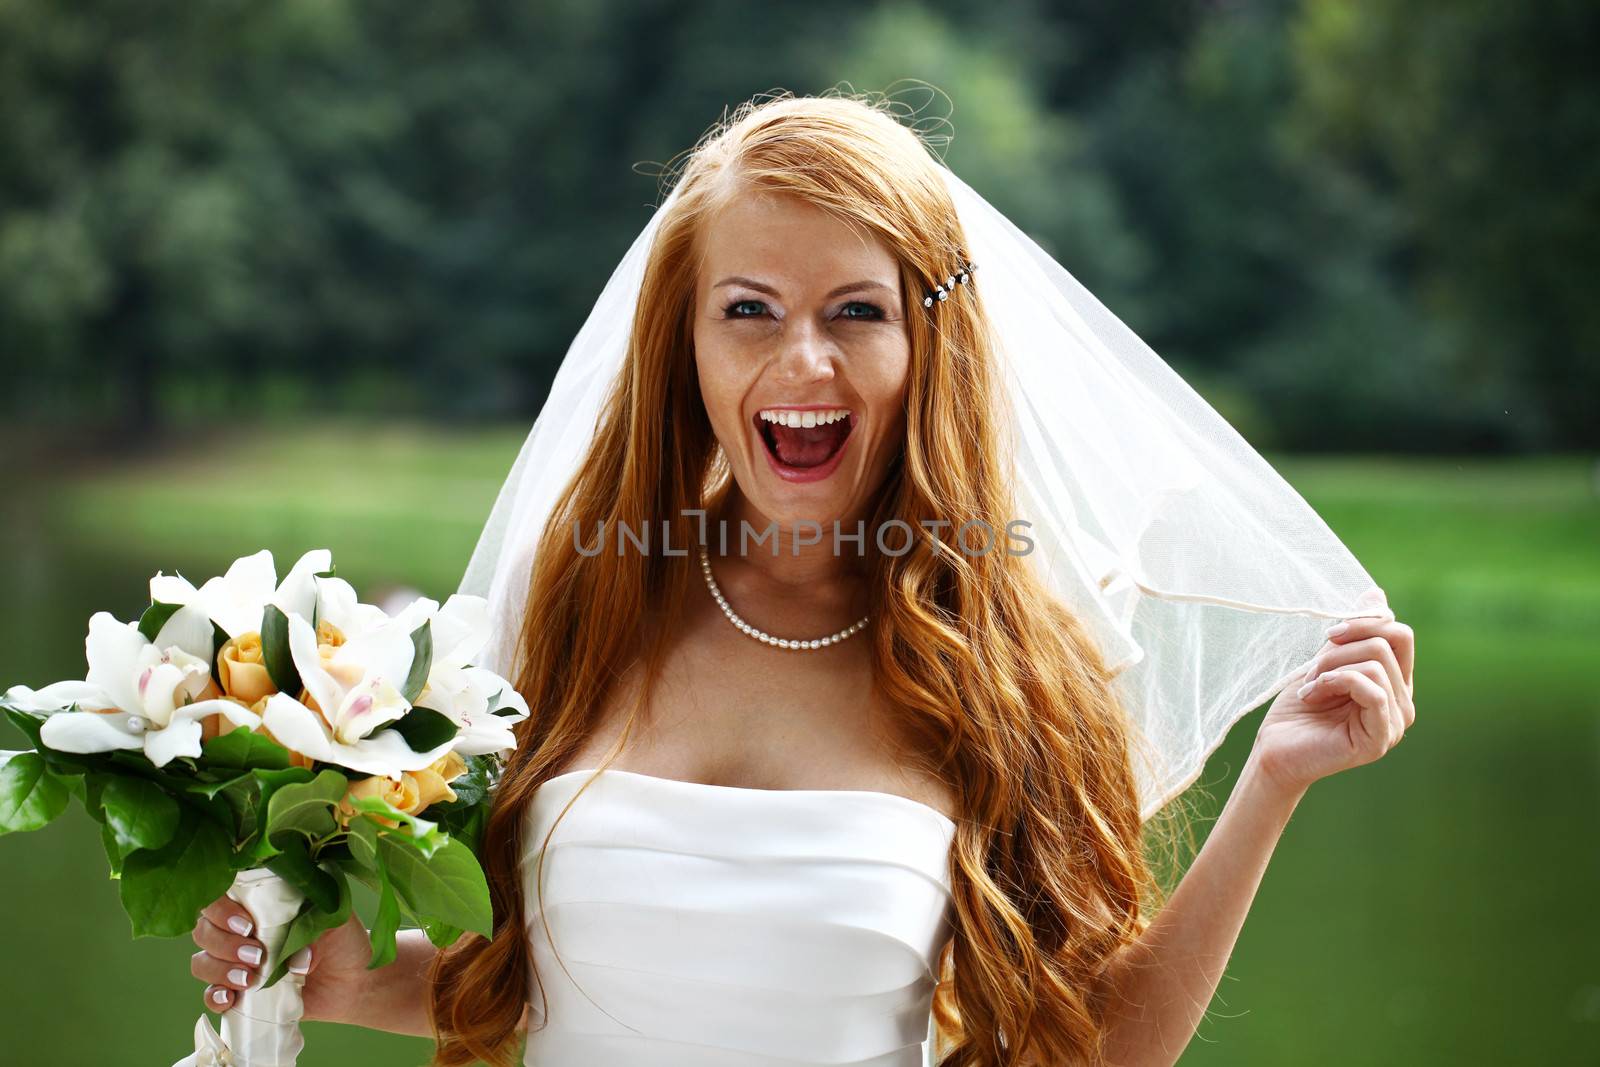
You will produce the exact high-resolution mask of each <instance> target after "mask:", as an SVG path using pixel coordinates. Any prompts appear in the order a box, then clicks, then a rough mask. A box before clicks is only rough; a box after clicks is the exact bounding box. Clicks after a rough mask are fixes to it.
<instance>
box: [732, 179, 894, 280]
mask: <svg viewBox="0 0 1600 1067" xmlns="http://www.w3.org/2000/svg"><path fill="white" fill-rule="evenodd" d="M701 241H702V243H703V244H702V247H703V252H704V257H705V258H704V261H703V264H702V276H701V280H702V282H703V283H704V282H707V281H715V280H716V279H718V278H721V277H722V276H723V275H725V274H742V275H747V276H749V277H752V278H757V279H760V278H767V279H770V280H777V281H784V280H787V281H789V282H791V283H794V284H805V283H806V282H808V281H811V280H815V281H817V282H819V283H820V282H823V281H830V282H838V281H857V280H861V279H872V280H874V281H879V282H882V283H883V284H884V285H888V286H895V287H897V282H898V279H899V271H898V270H897V269H896V264H895V258H894V255H893V253H892V252H890V251H889V246H888V245H887V244H885V243H884V242H883V240H882V239H881V238H879V237H878V236H877V235H876V234H873V233H870V232H867V231H865V230H859V229H856V228H854V227H852V226H850V225H848V224H847V223H845V222H844V221H842V220H841V219H838V218H836V217H835V216H833V215H831V214H829V213H828V212H827V211H824V210H823V209H822V208H819V207H817V206H816V205H814V204H810V203H807V202H806V201H804V200H801V199H799V198H798V197H794V196H790V195H787V194H782V193H773V192H768V191H764V190H749V191H744V192H740V193H738V194H736V195H735V196H734V198H733V199H732V200H731V201H730V202H729V203H728V204H726V205H725V206H724V207H723V208H722V210H720V211H718V212H717V213H715V214H714V215H712V216H711V217H710V218H709V219H707V221H706V225H705V229H704V230H703V231H702V233H701ZM842 274H849V275H850V277H849V278H841V277H838V276H839V275H842Z"/></svg>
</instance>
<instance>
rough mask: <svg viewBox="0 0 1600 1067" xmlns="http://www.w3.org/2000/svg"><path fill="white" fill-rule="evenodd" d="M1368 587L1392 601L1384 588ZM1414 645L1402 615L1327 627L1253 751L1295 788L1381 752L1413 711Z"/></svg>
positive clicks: (1285, 784) (1276, 777)
mask: <svg viewBox="0 0 1600 1067" xmlns="http://www.w3.org/2000/svg"><path fill="white" fill-rule="evenodd" d="M1368 595H1369V596H1371V597H1373V598H1374V599H1376V600H1377V602H1378V603H1387V600H1386V599H1385V597H1384V593H1383V590H1381V589H1374V591H1373V592H1372V593H1371V594H1368ZM1334 629H1337V627H1334ZM1416 648H1417V645H1416V636H1415V634H1414V633H1413V632H1412V630H1411V627H1409V626H1407V625H1406V624H1405V623H1403V622H1401V621H1399V620H1398V619H1351V620H1349V621H1348V623H1346V624H1345V629H1344V630H1343V631H1341V632H1339V633H1336V634H1335V633H1330V635H1329V638H1328V641H1327V643H1326V644H1324V645H1323V647H1322V648H1321V650H1320V651H1318V653H1317V655H1316V657H1315V658H1314V659H1313V660H1312V661H1311V669H1310V670H1309V671H1308V672H1307V673H1306V675H1305V677H1304V679H1303V680H1302V681H1297V682H1292V683H1290V684H1289V685H1288V686H1286V687H1285V688H1284V690H1283V692H1281V693H1279V694H1278V698H1277V699H1276V700H1274V701H1273V702H1272V707H1271V708H1269V709H1268V710H1267V715H1266V718H1265V719H1263V720H1262V723H1261V730H1260V732H1258V733H1257V734H1256V743H1255V750H1254V751H1253V752H1252V753H1251V755H1250V758H1251V759H1252V760H1256V761H1258V765H1259V767H1260V769H1261V770H1262V771H1263V772H1264V773H1265V774H1266V775H1267V776H1268V777H1269V778H1271V779H1272V780H1273V781H1275V782H1277V783H1278V784H1280V785H1281V786H1283V787H1284V788H1286V789H1288V790H1291V791H1294V792H1302V791H1304V790H1305V789H1307V788H1309V787H1310V785H1311V783H1312V782H1315V781H1316V780H1317V779H1319V778H1325V777H1327V776H1328V775H1330V774H1335V773H1337V772H1339V771H1342V770H1346V769H1348V768H1350V767H1359V766H1360V765H1361V764H1363V763H1371V762H1372V761H1373V760H1376V759H1378V758H1379V757H1380V756H1382V755H1384V754H1385V753H1386V752H1388V751H1389V750H1390V749H1391V748H1393V747H1394V746H1395V745H1397V744H1399V743H1400V739H1401V738H1402V737H1403V736H1404V735H1405V732H1406V730H1407V729H1408V728H1409V727H1410V726H1411V724H1412V722H1413V721H1415V719H1416V715H1417V709H1416V705H1415V704H1414V703H1413V700H1412V695H1413V687H1412V682H1411V674H1412V667H1413V664H1414V663H1415V661H1416Z"/></svg>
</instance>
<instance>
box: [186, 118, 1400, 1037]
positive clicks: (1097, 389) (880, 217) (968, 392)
mask: <svg viewBox="0 0 1600 1067" xmlns="http://www.w3.org/2000/svg"><path fill="white" fill-rule="evenodd" d="M1030 256H1033V257H1035V260H1034V261H1030V260H1029V257H1030ZM1073 286H1075V283H1071V281H1070V277H1069V276H1067V275H1065V272H1062V271H1061V270H1060V268H1059V266H1057V265H1055V264H1054V262H1053V261H1050V260H1049V259H1048V257H1047V256H1045V255H1044V254H1043V253H1042V252H1040V251H1038V250H1037V247H1036V246H1033V245H1032V244H1031V242H1027V241H1026V239H1025V238H1023V237H1022V236H1021V235H1020V232H1016V231H1014V230H1013V229H1012V228H1009V224H1007V223H1005V222H1004V220H1003V218H1001V217H1000V216H998V214H997V213H993V212H992V209H989V208H987V205H986V204H985V203H984V202H983V201H982V199H981V198H979V197H977V196H976V194H972V193H971V192H970V190H967V189H966V187H965V186H964V185H962V184H961V183H960V182H959V180H957V179H955V178H954V177H953V175H950V174H949V172H948V171H947V170H946V169H945V168H944V167H943V165H942V164H941V163H940V162H939V161H938V160H937V159H936V158H935V157H934V156H933V155H931V154H930V152H929V151H928V149H927V147H926V146H925V145H924V144H923V142H922V141H921V140H920V139H919V138H918V137H917V135H916V134H915V133H913V132H912V130H911V129H909V128H908V127H907V126H906V125H904V124H902V123H901V122H900V121H898V120H897V119H896V118H895V116H894V115H893V114H892V113H891V111H890V110H889V109H887V108H885V107H883V106H880V105H879V104H878V103H875V102H872V101H868V100H864V99H861V98H859V97H847V96H842V95H830V96H823V97H793V96H790V95H788V94H779V95H777V96H776V97H774V98H771V99H767V100H763V101H752V102H750V103H747V104H745V105H744V106H742V107H741V108H740V109H739V110H738V111H737V112H736V113H735V114H734V115H732V116H731V117H730V118H729V119H728V120H727V121H725V122H724V123H723V124H722V125H721V127H720V128H719V129H718V130H717V131H715V134H714V136H710V137H708V138H706V139H705V140H703V141H702V142H701V143H700V144H699V145H697V146H696V148H695V150H694V151H693V152H692V153H691V154H690V156H689V158H688V162H687V165H686V167H685V169H684V171H683V173H682V175H681V177H680V179H679V180H678V181H677V183H676V185H675V187H674V189H673V190H672V193H671V196H670V197H669V198H668V199H667V200H666V202H665V203H664V204H663V205H662V206H661V207H660V208H659V209H658V211H657V212H656V215H655V217H654V218H653V220H652V222H651V223H650V225H649V226H648V227H647V228H646V231H645V233H644V234H643V235H641V237H640V239H639V241H638V242H637V243H636V245H635V247H634V250H633V251H632V252H630V254H629V259H627V260H625V261H624V264H623V266H622V267H621V268H619V270H618V272H617V274H616V276H614V277H613V279H612V280H611V284H610V285H609V286H608V288H607V290H606V293H605V294H603V295H602V299H601V304H600V305H598V306H597V308H596V312H595V315H594V316H592V317H591V319H590V321H589V323H588V324H587V325H586V326H585V327H584V331H583V333H580V335H579V337H578V339H577V341H576V342H575V343H574V347H573V350H572V351H571V352H570V353H569V354H568V357H567V360H566V362H565V363H564V364H563V366H562V371H561V376H560V377H558V379H557V381H556V384H555V386H554V388H553V391H552V395H551V398H550V400H549V401H548V402H547V404H546V407H545V409H544V411H543V412H542V413H541V415H540V419H539V421H538V423H536V424H535V427H534V430H533V433H532V434H531V435H530V437H529V441H528V444H527V446H526V447H525V448H524V450H523V454H522V456H521V457H520V458H519V459H518V461H517V465H516V466H515V467H514V468H513V471H512V474H511V477H510V478H509V479H508V481H507V486H506V489H505V490H504V491H503V492H502V496H501V499H500V501H499V502H498V503H497V504H496V507H495V511H494V513H493V514H492V515H491V518H490V522H489V525H488V527H487V528H486V530H485V533H484V537H483V539H482V540H481V541H480V544H479V546H478V551H477V552H476V553H475V554H474V557H473V561H472V564H471V566H470V567H469V570H468V576H467V579H466V581H464V583H463V590H464V591H469V592H486V593H487V595H488V598H489V601H490V605H491V609H492V610H494V611H496V612H497V613H498V616H499V625H500V628H499V631H498V633H499V639H500V642H501V643H500V647H499V651H498V653H497V655H498V656H499V659H500V662H499V663H491V664H487V665H489V666H492V667H495V668H496V669H500V668H502V667H504V668H507V669H504V670H502V673H504V674H506V676H507V677H509V678H511V679H513V680H514V681H515V682H516V685H517V688H518V690H519V691H520V692H521V693H522V695H523V696H524V697H526V699H527V701H528V704H529V706H530V707H531V708H532V709H533V715H532V717H531V718H530V719H529V720H527V721H526V722H525V723H523V724H521V725H520V726H519V731H520V733H519V747H518V749H517V750H516V752H515V753H514V754H513V755H512V756H511V757H510V758H509V759H508V761H507V764H506V766H505V770H504V774H503V776H502V778H501V780H500V783H499V785H498V788H497V792H496V802H495V808H494V813H493V816H492V819H491V822H490V824H489V826H488V828H487V830H486V832H485V836H484V844H483V854H482V862H483V865H484V869H485V872H486V873H487V875H488V878H489V884H490V888H491V893H492V897H493V901H494V907H495V915H496V919H497V922H496V930H495V934H494V936H493V938H492V939H484V938H482V937H479V936H477V935H473V934H467V935H465V936H463V937H462V938H461V939H460V940H458V941H457V942H456V943H455V944H454V945H452V946H451V947H450V948H448V949H446V950H443V951H440V950H438V949H435V948H434V947H433V946H432V945H431V944H430V943H429V941H428V940H427V938H426V937H425V936H424V935H423V934H422V933H421V932H420V931H407V932H405V933H403V934H402V935H401V939H400V948H399V956H398V959H397V960H396V961H395V962H394V963H393V964H392V965H390V966H388V967H384V968H381V969H379V970H376V971H368V970H366V964H367V961H368V954H369V948H368V940H367V936H366V931H365V928H364V927H363V925H362V924H361V922H360V920H359V918H357V917H354V916H353V917H352V918H351V920H350V922H349V923H348V924H346V925H345V926H344V927H342V928H340V929H338V930H335V931H332V932H330V933H328V934H326V935H325V936H324V937H323V938H322V939H321V940H319V941H317V942H316V943H315V944H314V945H313V946H312V947H310V948H308V949H306V950H304V951H303V952H302V953H301V956H300V957H299V958H298V959H297V960H295V961H294V966H295V968H296V969H297V970H298V971H299V972H300V973H305V974H306V975H307V977H306V984H305V989H304V997H305V1007H306V1017H307V1018H311V1019H321V1020H330V1021H338V1022H344V1023H349V1024H352V1025H359V1026H365V1027H370V1028H374V1029H381V1030H388V1031H393V1032H398V1033H406V1034H415V1035H421V1036H429V1037H434V1038H435V1039H436V1041H437V1043H438V1048H437V1053H436V1059H435V1063H436V1064H439V1065H452V1067H453V1065H466V1064H469V1063H472V1062H474V1061H475V1060H477V1059H482V1060H485V1061H487V1062H489V1063H493V1064H502V1065H503V1064H508V1063H510V1062H512V1061H513V1059H514V1058H515V1057H516V1056H517V1054H518V1049H519V1047H520V1045H521V1043H522V1041H523V1040H524V1039H525V1040H526V1052H525V1053H524V1056H525V1059H524V1062H525V1063H527V1064H529V1065H536V1067H588V1065H591V1064H610V1065H624V1067H627V1065H644V1064H651V1065H689V1064H694V1065H707V1067H724V1065H740V1067H754V1065H756V1064H763V1065H767V1064H777V1063H783V1064H793V1065H800V1064H844V1063H849V1064H855V1065H868V1064H870V1065H874V1067H915V1065H919V1064H923V1063H925V1062H926V1063H933V1062H942V1063H945V1064H960V1065H969V1064H971V1065H979V1064H982V1065H1001V1064H1006V1065H1023V1064H1040V1065H1056V1064H1067V1063H1098V1062H1105V1063H1116V1064H1156V1063H1161V1064H1170V1063H1173V1062H1175V1061H1176V1060H1177V1058H1178V1056H1179V1055H1180V1054H1181V1053H1182V1051H1183V1049H1184V1047H1185V1046H1186V1044H1187V1043H1188V1041H1189V1039H1190V1038H1191V1037H1192V1035H1193V1034H1194V1032H1195V1028H1196V1026H1197V1025H1198V1024H1199V1022H1200V1020H1201V1018H1202V1016H1203V1014H1204V1012H1205V1010H1206V1007H1207V1005H1208V1004H1209V1002H1210V1000H1211V997H1212V994H1213V992H1214V991H1215V989H1216V987H1217V983H1218V981H1219V979H1220V976H1221V974H1222V971H1223V968H1224V966H1225V965H1226V963H1227V960H1228V957H1229V954H1230V952H1231V951H1232V948H1233V945H1234V942H1235V939H1236V938H1237V936H1238V934H1239V930H1240V927H1241V925H1242V923H1243V921H1244V918H1245V914H1246V912H1247V910H1248V908H1249V906H1250V903H1251V900H1252V898H1253V896H1254V894H1255V892H1256V889H1257V886H1258V884H1259V882H1260V879H1261V877H1262V873H1263V870H1264V868H1265V866H1266V863H1267V861H1268V859H1269V857H1270V856H1271V853H1272V851H1273V847H1274V844H1275V842H1276V839H1277V837H1278V835H1279V833H1280V832H1281V831H1282V829H1283V828H1284V826H1285V824H1286V823H1287V821H1288V819H1289V816H1290V813H1291V812H1292V811H1293V810H1294V808H1295V806H1296V804H1297V803H1298V802H1299V800H1300V799H1301V797H1302V796H1303V795H1304V794H1305V792H1306V790H1307V789H1308V787H1309V786H1310V785H1311V784H1312V783H1313V782H1315V781H1316V780H1318V779H1320V778H1322V777H1325V776H1327V775H1329V774H1332V773H1335V772H1337V771H1340V770H1343V769H1346V768H1350V767H1355V766H1357V765H1360V764H1364V763H1368V762H1371V761H1372V760H1375V759H1377V758H1379V757H1380V756H1382V755H1383V754H1384V753H1385V752H1387V751H1388V750H1389V749H1390V748H1391V747H1392V746H1393V745H1394V744H1396V743H1397V742H1398V741H1399V739H1400V738H1401V736H1402V734H1403V733H1404V731H1405V730H1406V729H1407V728H1408V727H1409V726H1410V724H1411V722H1412V720H1413V716H1414V714H1415V711H1414V707H1413V701H1412V670H1413V660H1414V642H1413V636H1412V633H1411V630H1410V629H1409V628H1408V627H1407V626H1405V625H1404V624H1403V623H1401V622H1399V621H1398V620H1396V619H1395V617H1394V614H1393V612H1392V611H1390V610H1388V608H1387V606H1386V605H1385V604H1384V602H1383V599H1382V594H1381V591H1376V590H1373V591H1372V592H1371V593H1369V595H1367V596H1366V597H1360V596H1358V593H1359V592H1361V591H1362V590H1365V589H1367V588H1368V587H1370V585H1371V582H1370V579H1369V578H1368V577H1367V576H1366V575H1365V573H1364V572H1363V571H1362V570H1361V569H1360V567H1359V565H1357V564H1355V562H1354V561H1353V560H1351V559H1350V558H1349V557H1348V555H1347V554H1346V553H1344V552H1343V549H1342V546H1340V545H1339V544H1338V542H1337V541H1336V540H1335V539H1334V538H1333V537H1332V535H1331V533H1329V532H1328V531H1327V530H1326V527H1325V526H1322V525H1321V523H1320V522H1319V521H1318V520H1316V518H1315V516H1314V514H1313V513H1311V512H1310V510H1309V508H1306V507H1305V506H1304V503H1303V502H1302V501H1300V499H1299V497H1298V496H1297V495H1296V494H1294V493H1293V491H1292V490H1290V489H1289V488H1288V487H1287V485H1285V484H1284V483H1282V482H1281V480H1279V479H1277V478H1276V476H1275V475H1274V474H1273V473H1272V472H1271V469H1270V468H1269V467H1267V466H1266V465H1265V463H1264V462H1262V461H1260V460H1259V457H1257V456H1255V454H1254V453H1253V452H1252V451H1250V450H1249V449H1248V446H1245V445H1244V444H1243V442H1242V440H1240V439H1238V438H1237V436H1236V435H1234V434H1232V432H1231V430H1230V429H1229V428H1228V427H1227V426H1226V423H1223V422H1222V421H1221V420H1220V418H1218V417H1217V416H1215V414H1214V413H1213V412H1211V411H1210V409H1209V408H1207V407H1205V405H1204V404H1203V403H1200V402H1198V401H1197V400H1196V399H1194V395H1193V394H1192V393H1191V392H1189V391H1187V387H1185V386H1183V385H1182V383H1181V381H1179V380H1178V379H1177V378H1176V376H1174V375H1171V373H1170V372H1169V371H1167V370H1166V369H1165V367H1164V365H1161V364H1160V363H1159V361H1158V360H1156V359H1155V357H1154V356H1153V355H1149V354H1148V350H1145V349H1143V348H1142V347H1141V346H1138V345H1137V343H1136V340H1132V341H1130V340H1129V338H1131V334H1126V333H1125V328H1123V327H1121V326H1120V324H1118V323H1115V321H1114V320H1113V319H1111V318H1110V316H1109V314H1108V313H1106V312H1104V310H1103V309H1100V308H1099V306H1098V304H1096V303H1094V302H1093V300H1092V298H1089V297H1087V296H1086V295H1085V294H1082V293H1081V292H1079V291H1078V290H1076V289H1075V288H1073ZM1063 294H1065V295H1066V299H1063ZM1028 331H1031V332H1028ZM1119 331H1123V332H1119ZM1069 355H1070V358H1068V357H1069ZM1048 357H1054V358H1048ZM1119 508H1121V509H1123V510H1124V511H1125V512H1126V513H1127V514H1137V515H1138V516H1139V521H1138V522H1129V523H1123V522H1120V521H1119V520H1118V515H1119V514H1121V513H1122V512H1119V511H1118V509H1119ZM1016 520H1021V521H1020V522H1019V521H1016ZM974 530H978V531H980V532H984V533H985V534H986V535H994V536H993V537H992V538H987V540H988V541H989V542H990V543H989V545H988V547H989V548H990V549H991V550H988V551H982V552H980V551H977V550H976V548H977V547H978V546H976V545H975V544H974V542H977V541H980V540H986V537H979V536H977V535H975V534H973V533H972V532H971V531H974ZM1160 531H1165V533H1164V535H1161V534H1160ZM1159 536H1165V537H1166V540H1165V541H1161V540H1159ZM1153 545H1159V546H1160V551H1159V552H1156V551H1153V550H1152V546H1153ZM1030 548H1032V549H1034V551H1029V549H1030ZM1335 620H1343V622H1342V627H1343V628H1342V630H1341V629H1340V627H1339V626H1335V627H1333V628H1332V629H1328V627H1327V624H1328V623H1329V622H1330V621H1335ZM1202 667H1204V669H1202ZM1302 683H1305V684H1302ZM1274 696H1275V697H1276V699H1275V700H1274V701H1273V703H1272V706H1271V708H1270V709H1269V711H1268V713H1267V715H1266V717H1265V719H1264V720H1263V722H1262V724H1261V727H1260V730H1259V733H1258V734H1257V737H1256V741H1255V745H1254V748H1253V750H1252V751H1251V753H1250V756H1249V759H1248V762H1247V763H1246V764H1245V766H1244V767H1243V769H1242V771H1241V773H1240V775H1239V778H1238V781H1237V784H1236V785H1235V787H1234V789H1233V792H1232V795H1231V796H1230V798H1229V800H1228V803H1227V805H1226V807H1225V809H1224V810H1223V812H1222V815H1221V817H1220V818H1219V820H1218V821H1217V822H1216V824H1215V826H1214V827H1213V829H1212V831H1211V833H1210V835H1209V837H1208V839H1207V841H1206V843H1205V846H1204V848H1203V849H1202V850H1201V851H1200V853H1199V855H1198V856H1197V857H1196V858H1195V860H1194V862H1193V863H1192V864H1191V866H1190V867H1189V869H1188V871H1187V873H1186V874H1185V876H1184V877H1183V879H1182V881H1181V883H1180V884H1179V885H1178V887H1177V888H1176V890H1175V891H1173V892H1172V893H1171V895H1170V896H1167V895H1166V894H1165V893H1164V891H1163V889H1162V887H1161V886H1159V885H1158V884H1157V883H1156V880H1155V878H1154V877H1153V875H1152V871H1151V869H1150V868H1149V867H1148V866H1147V862H1146V858H1145V845H1146V844H1147V836H1148V831H1149V829H1150V825H1151V824H1150V818H1151V816H1153V815H1154V814H1155V813H1156V811H1158V810H1160V809H1161V807H1162V806H1163V805H1164V804H1165V803H1166V802H1167V801H1168V800H1170V799H1172V797H1173V796H1174V795H1176V793H1177V792H1179V791H1181V790H1182V788H1183V787H1184V786H1186V785H1188V784H1189V782H1190V781H1192V780H1193V778H1194V776H1195V775H1196V774H1197V773H1198V770H1199V767H1200V765H1201V764H1202V763H1203V761H1204V758H1205V756H1206V755H1207V754H1208V753H1209V752H1210V751H1211V750H1212V749H1214V748H1215V746H1216V744H1217V743H1218V742H1219V741H1220V740H1221V737H1222V735H1223V733H1224V732H1225V731H1226V729H1227V727H1228V726H1229V725H1231V724H1232V723H1233V722H1234V721H1236V720H1237V719H1238V718H1239V717H1240V716H1242V715H1243V714H1244V713H1246V712H1248V711H1249V710H1251V709H1252V708H1253V707H1255V706H1258V705H1259V704H1260V703H1263V702H1265V700H1267V699H1269V698H1273V697H1274ZM250 934H251V930H250V928H249V918H248V915H247V914H246V913H245V912H244V911H243V909H241V908H240V907H239V906H238V905H237V904H236V903H234V902H233V901H231V900H229V899H228V898H226V897H224V898H222V899H220V900H218V901H217V902H216V903H214V904H213V905H212V906H211V907H209V908H208V909H207V910H206V912H205V914H204V917H203V918H202V919H201V920H200V922H199V924H198V925H197V926H196V929H195V932H194V937H195V941H196V942H197V944H198V945H199V946H200V951H199V952H197V953H196V954H195V956H194V963H193V972H194V974H195V975H196V976H197V977H199V978H200V979H201V980H202V981H204V982H206V983H208V985H207V989H206V1004H207V1007H208V1008H211V1009H212V1010H217V1011H221V1010H226V1009H227V1008H228V1007H229V1006H230V1005H231V1004H232V1003H233V996H234V994H235V992H236V991H238V990H239V989H242V988H245V987H246V986H247V985H248V984H250V983H252V982H254V981H255V980H256V979H257V978H258V974H257V968H256V967H255V964H256V963H258V962H259V960H260V953H259V948H260V944H259V942H256V941H253V940H252V939H251V937H250Z"/></svg>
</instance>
